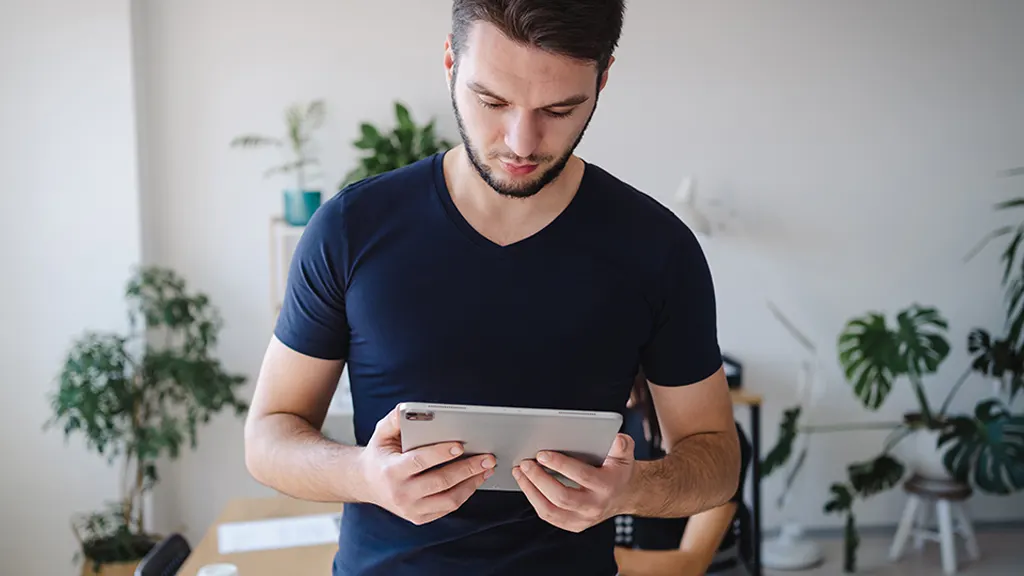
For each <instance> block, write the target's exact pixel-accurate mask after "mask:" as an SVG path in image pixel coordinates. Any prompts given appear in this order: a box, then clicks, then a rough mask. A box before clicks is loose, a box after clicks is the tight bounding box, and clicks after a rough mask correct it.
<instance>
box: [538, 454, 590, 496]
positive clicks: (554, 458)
mask: <svg viewBox="0 0 1024 576" xmlns="http://www.w3.org/2000/svg"><path fill="white" fill-rule="evenodd" d="M537 461H538V462H540V463H541V464H543V465H544V466H547V467H548V468H550V469H551V470H554V471H555V472H558V473H559V474H561V475H562V476H565V477H566V478H568V479H569V480H572V481H573V482H575V483H577V484H579V485H580V486H581V487H583V488H587V489H589V490H595V489H596V488H597V487H598V481H597V478H596V475H595V472H596V471H597V468H594V467H593V466H591V465H589V464H587V463H586V462H583V461H581V460H577V459H576V458H573V457H571V456H566V455H565V454H561V453H559V452H549V451H542V452H539V453H538V454H537Z"/></svg>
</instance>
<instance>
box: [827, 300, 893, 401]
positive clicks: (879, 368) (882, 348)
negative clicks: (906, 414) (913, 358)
mask: <svg viewBox="0 0 1024 576" xmlns="http://www.w3.org/2000/svg"><path fill="white" fill-rule="evenodd" d="M839 360H840V363H841V364H842V366H843V370H844V373H845V374H846V378H847V380H849V381H850V382H852V383H853V387H854V393H855V394H856V395H857V397H858V398H859V399H860V400H861V402H862V403H863V404H864V406H865V407H867V408H869V409H871V410H877V409H878V408H879V407H880V406H881V405H882V403H883V402H884V401H885V399H886V397H887V396H888V395H889V392H891V391H892V384H893V380H895V379H896V378H897V377H899V376H900V375H902V374H904V373H905V372H906V367H905V366H904V364H903V362H902V359H901V358H900V355H899V343H898V342H897V340H896V338H895V335H894V334H893V333H892V332H890V331H889V329H888V327H887V326H886V323H885V317H884V316H882V315H881V314H878V313H869V314H867V315H866V316H865V317H862V318H855V319H853V320H851V321H849V322H848V323H847V325H846V328H845V329H844V330H843V332H842V333H841V334H840V336H839Z"/></svg>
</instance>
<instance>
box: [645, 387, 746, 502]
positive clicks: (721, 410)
mask: <svg viewBox="0 0 1024 576" xmlns="http://www.w3.org/2000/svg"><path fill="white" fill-rule="evenodd" d="M650 384H651V386H650V388H651V396H652V398H653V400H654V405H655V409H656V411H657V413H658V422H659V425H660V427H661V433H662V436H663V437H664V441H665V445H666V448H667V450H666V451H667V455H666V456H665V457H664V458H661V459H659V460H650V461H638V462H636V465H635V466H636V467H635V469H634V472H633V476H632V479H631V481H630V487H629V490H628V492H629V496H628V500H627V505H626V506H627V509H628V512H629V513H631V514H633V515H636V516H650V517H660V518H679V517H688V516H693V515H695V514H699V513H701V512H703V511H705V510H709V509H711V508H714V507H716V506H721V505H722V504H724V503H726V502H727V501H728V500H729V499H730V498H732V496H733V495H734V494H735V493H736V489H737V486H738V483H739V474H740V447H739V438H738V436H737V433H736V423H735V420H734V419H733V413H732V400H731V399H730V397H729V387H728V384H727V383H726V379H725V372H724V370H722V369H719V370H718V371H717V372H715V374H713V375H712V376H710V377H709V378H707V379H705V380H702V381H700V382H697V383H695V384H691V385H689V386H679V387H665V386H658V385H657V384H655V383H653V382H651V383H650Z"/></svg>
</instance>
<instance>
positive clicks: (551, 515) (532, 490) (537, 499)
mask: <svg viewBox="0 0 1024 576" xmlns="http://www.w3.org/2000/svg"><path fill="white" fill-rule="evenodd" d="M512 477H513V478H515V480H516V483H518V484H519V488H520V489H521V490H522V491H523V494H525V495H526V499H527V500H529V502H530V505H532V506H533V509H534V510H536V511H537V515H538V516H540V517H541V519H543V520H544V521H546V522H548V523H549V524H554V523H555V522H557V521H559V520H560V519H561V518H562V514H564V512H563V511H562V510H561V509H560V508H558V506H555V505H554V504H552V503H551V501H550V500H548V499H547V497H546V496H544V494H543V493H542V492H541V491H540V490H539V489H538V488H537V486H536V485H534V483H533V482H532V481H531V480H530V478H529V477H527V475H526V474H525V473H524V472H523V471H522V466H517V467H515V468H513V469H512Z"/></svg>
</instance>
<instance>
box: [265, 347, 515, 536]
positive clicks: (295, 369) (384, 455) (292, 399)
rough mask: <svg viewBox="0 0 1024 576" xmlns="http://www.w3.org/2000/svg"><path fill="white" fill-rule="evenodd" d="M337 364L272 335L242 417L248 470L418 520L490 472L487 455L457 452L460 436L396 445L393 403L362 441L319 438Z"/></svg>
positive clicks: (299, 489) (309, 493)
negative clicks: (406, 447) (465, 455)
mask: <svg viewBox="0 0 1024 576" xmlns="http://www.w3.org/2000/svg"><path fill="white" fill-rule="evenodd" d="M341 370H342V362H341V361H328V360H321V359H317V358H312V357H310V356H306V355H303V354H300V353H298V352H296V351H294V350H291V349H290V348H288V347H287V346H285V345H284V344H283V343H281V342H280V341H278V340H277V339H276V338H274V339H272V340H271V342H270V346H269V347H268V348H267V353H266V357H265V359H264V362H263V366H262V368H261V369H260V376H259V379H258V380H257V383H256V394H255V397H254V398H253V403H252V407H251V410H250V413H249V417H248V419H247V420H246V425H245V462H246V466H247V467H248V469H249V473H250V474H252V475H253V477H254V478H256V479H257V480H258V481H260V482H262V483H263V484H266V485H267V486H270V487H272V488H275V489H276V490H278V491H279V492H283V493H285V494H288V495H290V496H294V497H296V498H301V499H303V500H317V501H326V502H367V503H370V504H376V505H378V506H381V507H382V508H384V509H386V510H389V511H390V512H392V513H394V514H396V515H398V516H400V517H402V518H404V519H406V520H408V521H410V522H412V523H414V524H424V523H426V522H430V521H433V520H436V519H437V518H440V517H442V516H444V515H446V514H448V513H450V512H451V511H453V510H455V509H457V508H458V507H459V506H461V505H462V504H463V503H464V502H465V501H466V500H467V499H468V498H469V497H470V496H471V495H472V494H473V493H474V492H475V491H476V489H477V488H479V487H480V485H481V484H483V482H484V480H486V479H487V478H488V477H490V475H491V474H493V472H494V466H495V460H494V457H493V456H492V455H490V454H477V455H474V456H472V457H468V458H464V459H458V458H459V456H461V455H462V454H463V451H464V448H463V446H462V444H461V443H459V442H440V443H437V444H433V445H430V446H424V447H421V448H416V449H414V450H409V451H407V452H403V451H402V438H401V426H400V424H399V414H398V408H397V407H395V408H394V409H392V410H391V412H389V413H388V414H387V415H386V416H384V417H383V418H381V419H380V420H378V421H377V426H376V428H375V429H374V431H373V435H372V436H371V437H370V439H369V441H368V442H367V444H366V447H355V446H345V445H343V444H339V443H337V442H334V441H332V440H329V439H328V438H326V437H325V436H324V435H323V434H321V433H320V428H321V427H322V426H323V423H324V418H326V417H327V408H328V407H329V406H330V403H331V397H332V396H333V395H334V391H335V390H336V389H337V385H338V378H340V377H341Z"/></svg>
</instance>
